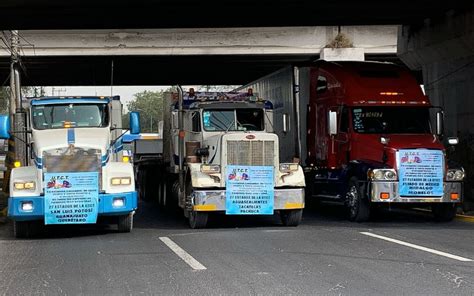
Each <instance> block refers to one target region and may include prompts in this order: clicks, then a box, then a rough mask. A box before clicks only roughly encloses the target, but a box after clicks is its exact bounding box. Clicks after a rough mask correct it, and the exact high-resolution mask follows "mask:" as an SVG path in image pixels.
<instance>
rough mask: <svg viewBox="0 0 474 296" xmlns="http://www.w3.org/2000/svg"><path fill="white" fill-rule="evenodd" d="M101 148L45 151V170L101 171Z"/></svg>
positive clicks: (53, 171) (49, 171) (47, 171)
mask: <svg viewBox="0 0 474 296" xmlns="http://www.w3.org/2000/svg"><path fill="white" fill-rule="evenodd" d="M100 155H101V154H100V150H96V149H87V150H85V149H81V148H76V147H74V148H71V147H69V148H62V149H54V150H50V151H47V152H44V153H43V171H44V172H45V173H60V172H100V169H101V167H102V164H101V160H100Z"/></svg>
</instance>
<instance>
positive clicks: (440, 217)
mask: <svg viewBox="0 0 474 296" xmlns="http://www.w3.org/2000/svg"><path fill="white" fill-rule="evenodd" d="M431 212H432V213H433V216H434V219H435V221H438V222H449V221H452V220H453V219H454V217H455V216H456V204H452V203H439V204H433V205H431Z"/></svg>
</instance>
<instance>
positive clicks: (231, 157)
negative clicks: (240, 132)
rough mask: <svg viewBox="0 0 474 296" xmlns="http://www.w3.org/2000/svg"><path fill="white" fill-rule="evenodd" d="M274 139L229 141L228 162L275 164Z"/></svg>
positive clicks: (236, 163)
mask: <svg viewBox="0 0 474 296" xmlns="http://www.w3.org/2000/svg"><path fill="white" fill-rule="evenodd" d="M274 147H275V145H274V142H273V141H227V164H229V165H264V166H273V165H274V164H273V157H274V152H275V151H274Z"/></svg>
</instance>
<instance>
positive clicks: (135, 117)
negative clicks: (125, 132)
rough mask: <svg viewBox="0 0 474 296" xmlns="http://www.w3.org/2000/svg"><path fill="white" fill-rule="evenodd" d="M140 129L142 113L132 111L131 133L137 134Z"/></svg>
mask: <svg viewBox="0 0 474 296" xmlns="http://www.w3.org/2000/svg"><path fill="white" fill-rule="evenodd" d="M140 131H141V130H140V114H139V113H138V112H130V134H132V135H136V134H139V133H140Z"/></svg>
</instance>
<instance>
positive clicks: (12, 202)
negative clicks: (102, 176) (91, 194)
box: [8, 191, 138, 221]
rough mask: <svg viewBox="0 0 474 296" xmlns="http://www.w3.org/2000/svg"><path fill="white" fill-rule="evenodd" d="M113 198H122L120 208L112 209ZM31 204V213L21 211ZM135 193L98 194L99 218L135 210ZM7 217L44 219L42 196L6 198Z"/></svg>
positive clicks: (28, 219) (20, 219) (18, 219)
mask: <svg viewBox="0 0 474 296" xmlns="http://www.w3.org/2000/svg"><path fill="white" fill-rule="evenodd" d="M114 198H123V199H124V201H125V202H124V205H123V206H122V207H114V206H113V205H112V202H113V200H114ZM24 202H32V203H33V209H32V210H31V211H24V210H22V203H24ZM137 202H138V201H137V192H136V191H132V192H122V193H110V194H99V209H98V215H99V216H112V215H126V214H128V213H130V212H132V211H135V210H136V209H137ZM8 217H10V218H11V219H13V220H16V221H32V220H42V219H44V196H28V197H21V196H15V197H10V198H8Z"/></svg>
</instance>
